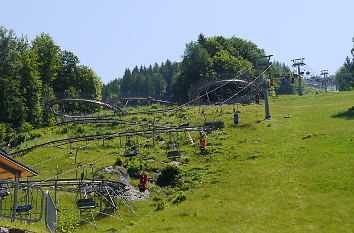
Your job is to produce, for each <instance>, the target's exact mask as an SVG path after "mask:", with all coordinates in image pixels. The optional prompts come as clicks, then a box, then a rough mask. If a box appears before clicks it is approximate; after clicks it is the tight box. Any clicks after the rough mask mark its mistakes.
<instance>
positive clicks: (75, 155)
mask: <svg viewBox="0 0 354 233" xmlns="http://www.w3.org/2000/svg"><path fill="white" fill-rule="evenodd" d="M78 150H79V148H76V153H75V163H77V162H76V159H77V152H78Z"/></svg>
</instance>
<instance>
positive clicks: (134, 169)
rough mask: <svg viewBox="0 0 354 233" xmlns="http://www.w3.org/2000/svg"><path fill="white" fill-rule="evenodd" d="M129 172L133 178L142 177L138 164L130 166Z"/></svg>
mask: <svg viewBox="0 0 354 233" xmlns="http://www.w3.org/2000/svg"><path fill="white" fill-rule="evenodd" d="M127 172H128V173H129V175H130V176H131V177H134V178H138V177H139V176H140V165H139V164H136V163H133V164H131V165H129V166H128V169H127Z"/></svg>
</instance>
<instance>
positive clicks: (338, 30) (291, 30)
mask: <svg viewBox="0 0 354 233" xmlns="http://www.w3.org/2000/svg"><path fill="white" fill-rule="evenodd" d="M1 8H2V11H1V14H0V25H2V26H4V27H5V28H7V29H13V30H14V31H15V32H16V34H17V35H19V36H20V35H22V34H23V35H27V36H28V38H29V39H30V40H32V39H34V38H35V36H36V35H39V34H40V33H41V32H45V33H48V34H49V35H51V36H52V37H53V39H54V41H55V42H56V44H57V45H59V46H60V47H61V49H62V50H64V49H65V50H69V51H72V52H73V53H74V54H75V55H77V56H78V57H79V59H80V62H81V64H84V65H87V66H90V67H91V68H93V69H94V70H95V72H96V73H97V74H98V75H99V76H100V77H101V78H102V81H103V82H104V83H107V82H109V81H110V80H112V79H114V78H117V77H121V76H122V75H123V73H124V70H125V68H127V67H128V68H133V67H134V66H135V65H138V66H140V65H146V66H147V65H149V64H151V63H155V62H158V63H161V62H163V61H165V60H166V59H170V60H171V61H181V56H182V55H183V51H184V48H185V44H186V43H188V42H190V41H192V40H194V41H195V40H196V39H197V36H198V34H199V33H203V34H204V35H206V36H207V37H211V36H216V35H221V36H224V37H231V36H233V35H234V36H237V37H240V38H243V39H246V40H250V41H252V42H254V43H256V44H257V45H258V46H259V47H260V48H263V49H265V51H266V53H267V54H273V55H274V57H273V59H274V60H277V61H281V62H284V63H286V64H288V65H290V64H291V61H290V60H291V59H293V58H298V57H305V58H306V59H305V62H306V63H307V65H308V66H309V67H310V68H311V69H312V70H313V71H314V72H316V73H320V71H321V70H322V69H328V71H329V73H330V74H334V73H335V71H336V70H337V69H338V68H339V67H340V66H341V65H342V64H343V62H344V59H345V57H346V56H349V55H350V50H351V48H352V47H353V42H352V37H354V1H353V0H337V1H332V0H322V1H320V0H297V1H286V0H266V1H263V0H254V1H252V0H248V1H246V0H243V1H237V0H234V1H231V0H218V1H209V0H196V1H193V0H189V1H188V0H178V1H166V0H165V1H162V0H150V1H147V0H140V1H137V0H128V1H119V0H101V1H98V0H97V1H93V0H60V1H59V0H50V1H49V0H22V1H21V0H11V1H10V0H9V1H2V2H1Z"/></svg>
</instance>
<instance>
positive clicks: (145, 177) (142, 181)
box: [138, 173, 148, 192]
mask: <svg viewBox="0 0 354 233" xmlns="http://www.w3.org/2000/svg"><path fill="white" fill-rule="evenodd" d="M147 182H148V175H147V174H146V173H142V174H141V175H140V183H139V184H138V188H139V191H140V192H145V190H146V189H147Z"/></svg>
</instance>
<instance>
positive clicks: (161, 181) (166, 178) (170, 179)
mask: <svg viewBox="0 0 354 233" xmlns="http://www.w3.org/2000/svg"><path fill="white" fill-rule="evenodd" d="M180 176H181V168H179V167H177V166H175V165H167V166H166V167H164V168H162V171H161V175H160V176H159V177H158V178H157V181H156V184H157V185H159V186H161V187H164V186H169V185H171V186H175V185H177V182H178V178H179V177H180Z"/></svg>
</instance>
